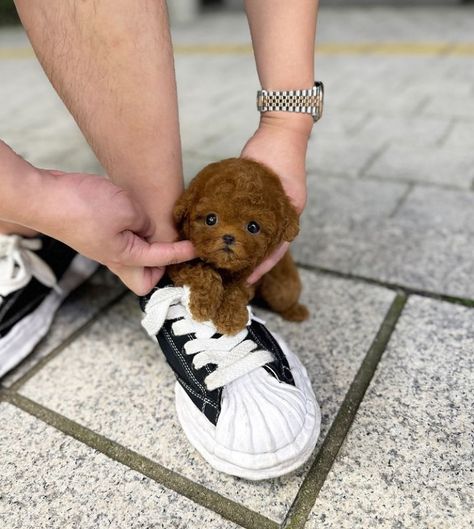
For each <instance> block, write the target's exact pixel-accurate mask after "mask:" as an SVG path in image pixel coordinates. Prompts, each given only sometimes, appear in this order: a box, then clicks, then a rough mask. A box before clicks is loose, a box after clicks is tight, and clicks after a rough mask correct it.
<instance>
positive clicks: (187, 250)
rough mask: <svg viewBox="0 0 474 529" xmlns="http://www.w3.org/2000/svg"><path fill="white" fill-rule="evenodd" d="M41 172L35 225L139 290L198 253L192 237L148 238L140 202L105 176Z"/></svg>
mask: <svg viewBox="0 0 474 529" xmlns="http://www.w3.org/2000/svg"><path fill="white" fill-rule="evenodd" d="M39 172H40V174H41V177H42V180H43V186H46V189H48V190H49V193H48V194H47V203H46V204H43V205H42V207H41V208H39V209H38V211H37V214H36V215H35V218H36V219H37V222H36V223H35V226H32V227H33V228H34V229H37V230H38V231H40V232H41V233H45V234H47V235H50V236H51V237H54V238H55V239H59V240H60V241H62V242H64V243H65V244H68V245H69V246H71V247H72V248H74V249H75V250H77V251H78V252H80V253H81V254H83V255H85V256H86V257H89V258H90V259H93V260H95V261H98V262H100V263H102V264H104V265H106V266H107V267H108V268H109V269H110V270H111V271H112V272H114V273H115V274H116V275H118V276H119V277H120V279H121V280H122V281H123V282H124V283H125V285H127V286H128V287H129V288H130V289H131V290H132V291H133V292H135V293H136V294H138V295H144V294H146V293H148V292H149V291H150V290H151V289H152V288H153V287H154V286H155V285H156V283H157V282H158V281H159V280H160V278H161V276H162V275H163V273H164V267H165V266H166V265H169V264H173V263H180V262H183V261H187V260H189V259H192V258H193V257H195V253H194V248H193V246H192V244H191V242H189V241H180V242H153V243H149V242H148V241H147V240H146V234H147V233H149V232H150V221H149V219H148V218H147V216H146V215H145V214H144V213H143V211H142V208H140V207H139V206H138V204H137V203H135V201H134V200H133V199H132V198H131V197H130V195H129V194H128V193H127V192H126V191H124V190H123V189H121V188H120V187H118V186H116V185H115V184H113V183H112V182H111V181H110V180H108V179H107V178H105V177H101V176H97V175H91V174H82V173H62V172H59V171H46V170H39Z"/></svg>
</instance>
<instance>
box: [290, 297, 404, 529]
mask: <svg viewBox="0 0 474 529" xmlns="http://www.w3.org/2000/svg"><path fill="white" fill-rule="evenodd" d="M407 299H408V296H407V295H406V294H405V293H404V292H399V293H397V295H396V297H395V299H394V301H393V302H392V304H391V306H390V308H389V310H388V312H387V314H386V315H385V318H384V320H383V322H382V324H381V326H380V328H379V330H378V332H377V335H376V336H375V338H374V341H373V342H372V344H371V346H370V348H369V350H368V352H367V354H366V356H365V358H364V360H363V361H362V364H361V366H360V368H359V370H358V372H357V374H356V376H355V377H354V380H353V381H352V384H351V385H350V387H349V390H348V391H347V393H346V396H345V398H344V401H343V403H342V404H341V406H340V408H339V411H338V413H337V416H336V418H335V419H334V422H333V423H332V426H331V428H330V430H329V432H328V434H327V436H326V438H325V439H324V441H323V444H322V446H321V448H320V450H319V452H318V454H317V456H316V459H315V461H314V463H313V464H312V466H311V468H310V469H309V471H308V473H307V474H306V476H305V479H304V481H303V484H302V485H301V487H300V489H299V491H298V494H297V495H296V498H295V500H294V502H293V505H292V506H291V508H290V509H289V511H288V514H287V516H286V519H285V521H284V522H283V525H282V527H283V528H284V529H303V527H304V525H305V524H306V521H307V519H308V516H309V514H310V512H311V509H312V508H313V505H314V503H315V502H316V500H317V497H318V495H319V492H320V490H321V488H322V486H323V484H324V482H325V481H326V478H327V476H328V474H329V472H330V470H331V468H332V466H333V464H334V461H335V459H336V457H337V454H338V452H339V449H340V448H341V446H342V444H343V442H344V440H345V439H346V436H347V434H348V432H349V429H350V427H351V425H352V423H353V422H354V419H355V416H356V413H357V410H358V409H359V406H360V404H361V402H362V400H363V398H364V395H365V393H366V391H367V388H368V387H369V384H370V382H371V380H372V378H373V376H374V373H375V370H376V368H377V365H378V364H379V362H380V359H381V358H382V355H383V353H384V351H385V349H386V347H387V344H388V342H389V340H390V337H391V335H392V333H393V331H394V329H395V327H396V325H397V322H398V320H399V319H400V316H401V314H402V312H403V308H404V307H405V304H406V302H407Z"/></svg>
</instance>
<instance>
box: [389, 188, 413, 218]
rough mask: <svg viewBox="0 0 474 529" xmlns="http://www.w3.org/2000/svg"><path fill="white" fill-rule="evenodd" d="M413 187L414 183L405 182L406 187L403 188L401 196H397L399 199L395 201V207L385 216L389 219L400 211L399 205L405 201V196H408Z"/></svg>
mask: <svg viewBox="0 0 474 529" xmlns="http://www.w3.org/2000/svg"><path fill="white" fill-rule="evenodd" d="M414 188H415V184H413V183H409V184H407V188H406V189H405V191H404V192H403V193H402V194H401V196H400V197H399V199H398V200H397V203H396V204H395V207H394V208H393V210H392V211H391V212H390V213H389V214H388V215H387V218H389V219H393V218H394V217H395V216H396V215H397V213H398V212H399V211H400V209H401V207H402V206H403V204H405V202H406V201H407V198H408V196H409V195H410V194H411V192H412V191H413V189H414Z"/></svg>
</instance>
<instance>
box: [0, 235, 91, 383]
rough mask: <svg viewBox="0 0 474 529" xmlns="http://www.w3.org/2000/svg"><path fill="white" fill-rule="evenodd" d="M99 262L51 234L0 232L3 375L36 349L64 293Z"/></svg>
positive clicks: (0, 365)
mask: <svg viewBox="0 0 474 529" xmlns="http://www.w3.org/2000/svg"><path fill="white" fill-rule="evenodd" d="M97 266H98V265H97V263H95V262H93V261H90V260H89V259H86V258H85V257H82V256H81V255H78V254H77V252H75V251H74V250H73V249H71V248H69V247H68V246H66V245H65V244H63V243H61V242H59V241H56V240H55V239H51V238H50V237H46V236H41V237H38V238H35V239H29V238H24V237H20V236H19V235H2V234H0V377H1V376H3V375H4V374H5V373H6V372H7V371H9V370H10V369H12V368H13V367H15V366H16V365H17V364H18V363H19V362H21V360H23V359H24V358H25V357H26V356H27V355H28V354H29V353H30V352H31V351H32V350H33V349H34V347H35V345H36V344H37V343H38V342H39V341H40V340H41V338H43V336H44V335H45V334H46V333H47V332H48V329H49V327H50V326H51V322H52V321H53V317H54V313H55V312H56V310H57V309H58V307H59V306H60V305H61V303H62V302H63V300H64V298H66V296H67V295H68V294H69V293H70V292H71V291H72V290H74V289H75V288H76V287H78V286H79V285H80V284H81V283H82V282H84V281H85V280H86V279H87V278H88V277H89V276H91V275H92V273H93V272H94V271H95V270H96V268H97Z"/></svg>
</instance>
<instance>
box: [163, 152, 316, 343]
mask: <svg viewBox="0 0 474 529" xmlns="http://www.w3.org/2000/svg"><path fill="white" fill-rule="evenodd" d="M174 216H175V220H176V223H177V225H178V227H179V230H180V233H181V235H182V237H183V238H186V239H189V240H191V241H192V242H193V244H194V246H195V248H196V250H197V255H198V259H195V260H193V261H191V262H188V263H182V264H178V265H173V266H171V267H169V269H168V270H169V273H170V276H171V279H172V280H173V281H174V283H175V284H176V285H178V286H183V285H188V286H189V287H190V291H191V293H190V310H191V313H192V315H193V317H194V318H195V319H196V320H198V321H207V320H212V321H213V323H214V325H215V326H216V329H217V330H218V331H219V332H220V333H222V334H235V333H237V332H239V331H241V330H242V329H243V328H244V327H245V326H246V324H247V320H248V312H247V308H246V307H247V303H248V302H249V300H250V299H251V298H252V297H253V296H254V295H256V296H258V297H259V298H261V299H263V301H264V302H265V303H266V304H267V305H268V307H269V308H270V309H272V310H274V311H275V312H278V313H279V314H281V316H282V317H283V318H285V319H288V320H293V321H301V320H304V319H306V318H307V317H308V310H307V309H306V307H305V306H304V305H300V304H299V303H298V299H299V296H300V293H301V281H300V278H299V275H298V270H297V268H296V266H295V264H294V262H293V259H292V258H291V255H290V254H289V252H287V253H286V254H285V256H284V257H283V259H282V260H281V261H280V262H279V263H278V264H277V265H276V266H275V267H274V268H273V269H272V270H270V271H269V272H267V273H266V274H265V275H264V276H263V277H262V278H261V279H260V281H259V282H258V283H257V284H256V285H255V286H253V287H249V286H247V285H246V278H247V277H248V276H249V275H250V273H251V272H252V271H253V269H254V268H255V267H256V266H257V265H258V264H259V263H260V262H261V261H263V259H265V257H267V256H268V255H269V254H270V253H271V252H272V251H273V250H275V249H276V248H277V247H278V246H279V245H280V243H281V242H283V241H292V240H293V239H294V238H295V237H296V236H297V235H298V231H299V226H298V214H297V212H296V210H295V208H294V207H293V206H292V204H291V203H290V201H289V199H288V197H287V195H286V194H285V192H284V190H283V187H282V185H281V182H280V179H279V178H278V176H277V175H276V174H275V173H274V172H273V171H271V170H270V169H268V168H267V167H265V166H264V165H262V164H260V163H258V162H255V161H253V160H248V159H242V158H229V159H227V160H222V161H220V162H216V163H211V164H210V165H208V166H206V167H204V169H202V170H201V171H200V172H199V173H198V175H197V176H196V177H195V178H194V180H193V181H192V182H191V184H190V185H189V187H188V189H187V190H186V191H185V192H184V194H183V195H182V196H181V198H180V199H179V200H178V202H177V203H176V206H175V208H174Z"/></svg>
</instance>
